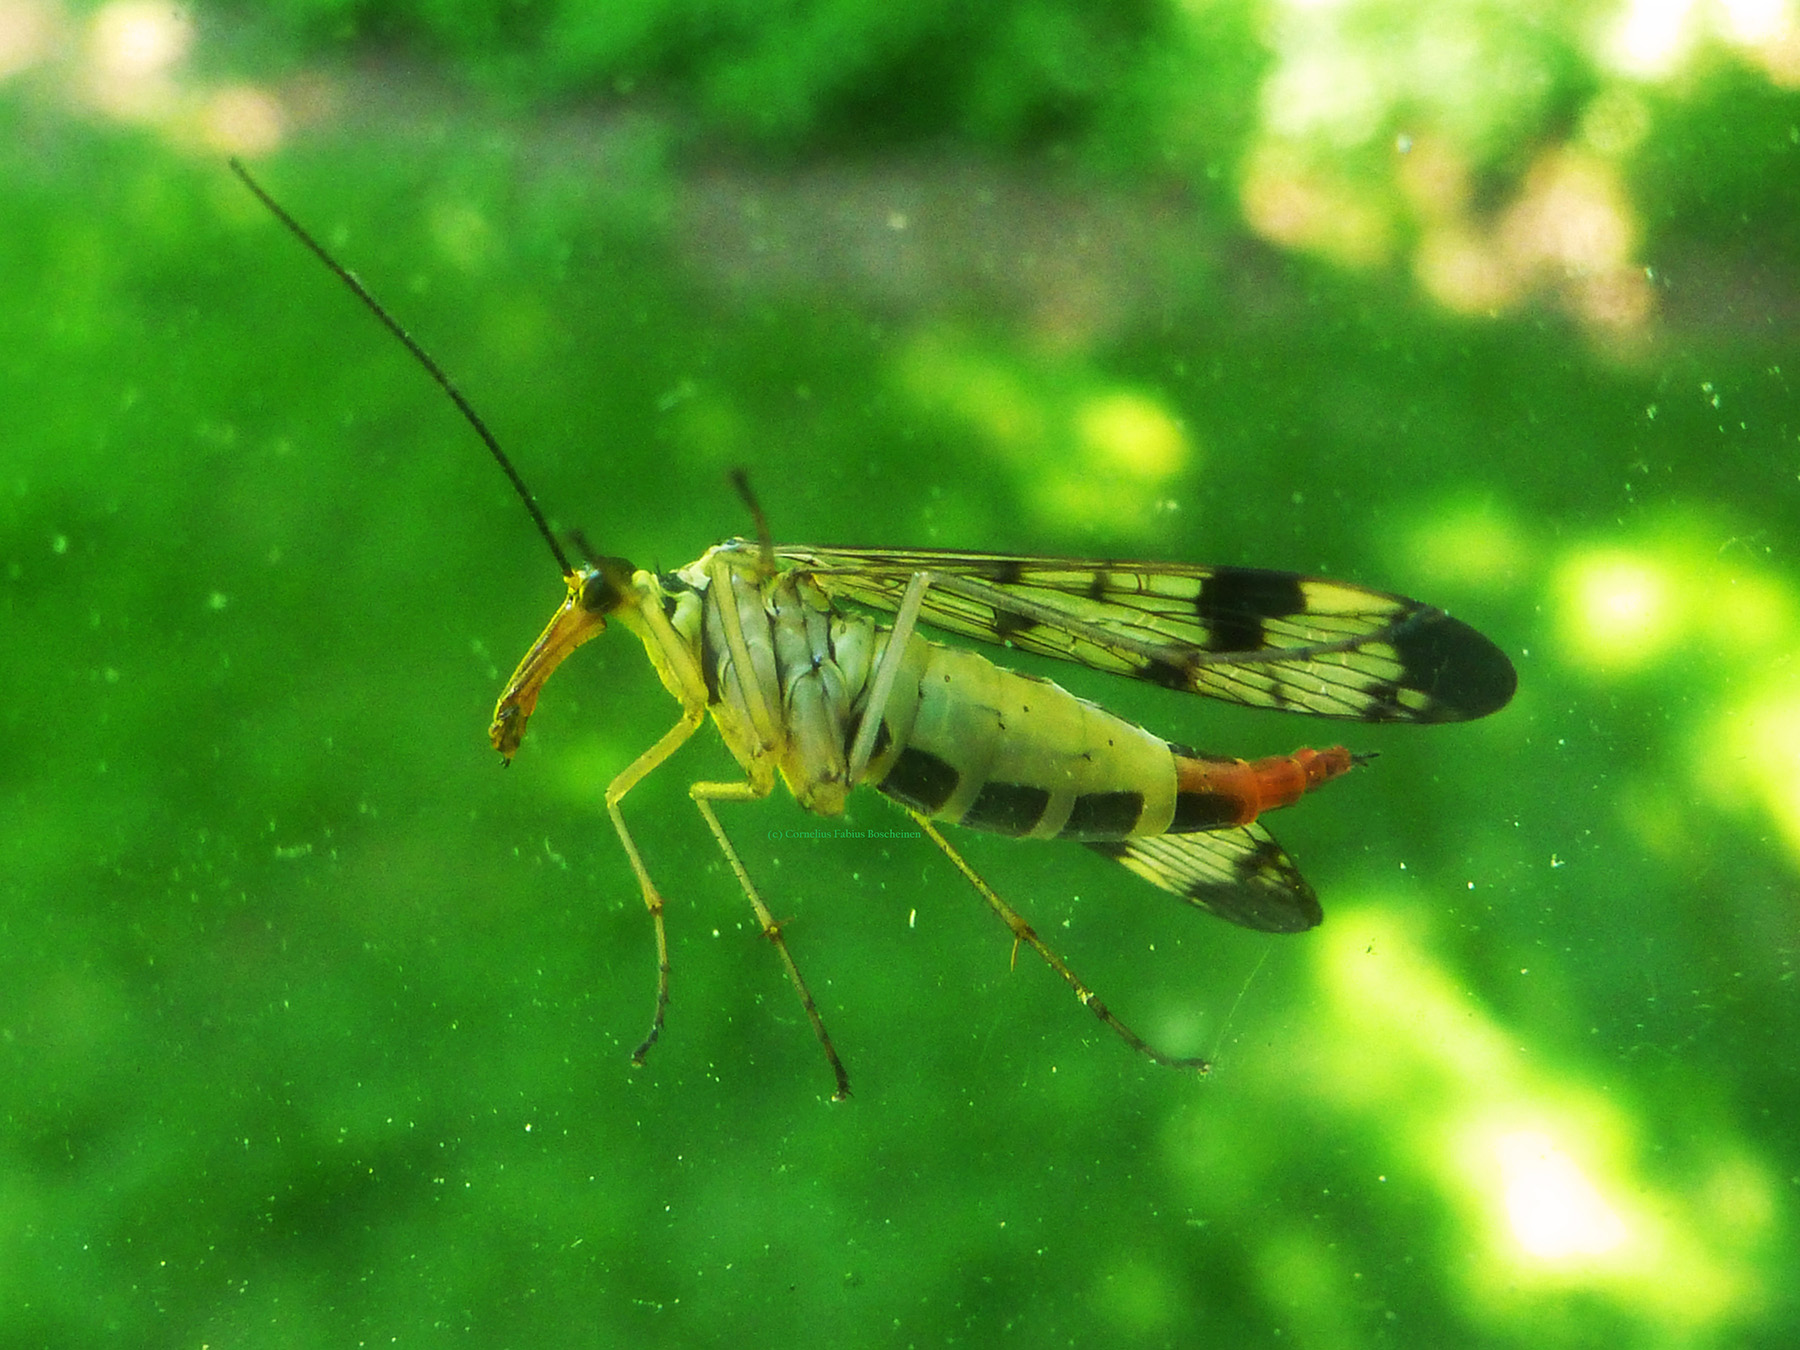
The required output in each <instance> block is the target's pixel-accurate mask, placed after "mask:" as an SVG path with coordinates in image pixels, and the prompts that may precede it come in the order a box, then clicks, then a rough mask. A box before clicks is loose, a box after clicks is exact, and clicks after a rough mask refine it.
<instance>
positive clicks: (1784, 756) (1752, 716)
mask: <svg viewBox="0 0 1800 1350" xmlns="http://www.w3.org/2000/svg"><path fill="white" fill-rule="evenodd" d="M1796 665H1800V652H1795V653H1793V654H1792V655H1790V656H1789V658H1788V659H1787V660H1786V661H1778V662H1777V669H1778V670H1782V671H1783V672H1784V674H1783V676H1782V677H1781V678H1779V679H1777V680H1774V681H1771V682H1770V684H1769V685H1768V686H1767V687H1765V688H1764V689H1762V690H1760V691H1758V692H1756V693H1753V694H1751V695H1750V697H1748V698H1747V699H1745V700H1744V701H1743V702H1741V703H1739V704H1737V705H1735V706H1732V707H1729V708H1727V709H1726V710H1725V712H1724V715H1723V716H1722V717H1721V718H1720V720H1719V724H1718V725H1716V726H1713V727H1710V728H1708V729H1707V731H1706V732H1705V733H1704V734H1702V735H1701V736H1699V737H1697V738H1696V740H1695V746H1694V753H1693V756H1692V766H1693V767H1692V772H1693V775H1694V777H1695V779H1696V780H1697V782H1698V784H1699V786H1700V788H1701V790H1702V791H1704V792H1705V793H1706V795H1707V797H1708V798H1709V799H1710V800H1713V801H1715V802H1717V803H1718V804H1719V805H1720V806H1723V807H1725V808H1726V809H1728V810H1729V809H1731V808H1733V807H1738V808H1741V807H1743V806H1746V805H1750V806H1755V807H1758V808H1760V809H1761V810H1762V811H1764V812H1765V813H1766V814H1767V815H1768V817H1769V818H1770V819H1771V820H1773V821H1774V823H1775V826H1776V828H1777V829H1779V830H1780V831H1781V835H1782V839H1783V841H1784V842H1785V843H1786V845H1787V848H1788V851H1789V853H1790V854H1791V855H1792V856H1793V857H1794V858H1796V859H1797V860H1800V678H1797V677H1796V675H1795V674H1794V670H1795V667H1796Z"/></svg>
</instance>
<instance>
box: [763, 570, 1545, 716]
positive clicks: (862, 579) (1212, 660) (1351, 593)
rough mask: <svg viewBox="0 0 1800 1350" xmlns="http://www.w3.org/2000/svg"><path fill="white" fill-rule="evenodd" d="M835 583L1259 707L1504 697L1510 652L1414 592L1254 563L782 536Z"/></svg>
mask: <svg viewBox="0 0 1800 1350" xmlns="http://www.w3.org/2000/svg"><path fill="white" fill-rule="evenodd" d="M776 554H777V556H778V557H779V558H780V559H781V560H782V561H783V562H784V563H785V564H786V565H788V566H792V567H800V568H804V569H805V570H807V571H809V572H810V573H812V574H813V575H814V576H815V577H817V579H818V580H819V583H820V584H821V585H822V586H824V587H825V589H826V590H828V591H829V592H831V593H832V594H833V595H836V596H840V597H843V598H844V599H847V600H851V601H854V602H856V603H859V604H863V605H868V606H871V607H873V608H876V609H882V610H887V611H889V612H892V611H894V610H895V609H897V608H898V607H899V604H900V598H901V595H902V594H903V593H904V592H905V590H906V586H907V583H908V582H909V581H910V580H911V578H912V577H913V576H914V575H916V574H917V573H920V572H925V573H929V574H930V575H931V577H932V584H931V585H930V587H929V588H928V589H927V590H926V592H925V596H924V602H923V605H922V606H921V609H920V618H921V619H922V620H923V621H924V622H926V623H930V624H932V625H933V626H935V627H938V628H941V629H945V630H947V631H949V632H952V633H958V634H961V635H963V636H965V637H971V638H975V639H978V640H980V641H983V642H992V643H998V644H1001V645H1006V646H1012V647H1016V648H1018V649H1020V650H1021V651H1028V652H1036V653H1039V654H1041V655H1044V656H1051V657H1056V658H1058V659H1059V660H1064V661H1074V662H1077V663H1078V664H1080V665H1084V666H1089V667H1091V668H1092V669H1094V670H1102V671H1106V672H1108V673H1110V674H1114V675H1125V676H1129V677H1131V678H1133V679H1140V680H1147V681H1149V682H1151V683H1153V684H1158V685H1162V686H1164V687H1166V688H1171V689H1182V690H1187V691H1190V692H1193V693H1196V694H1203V695H1206V696H1207V697H1210V698H1217V699H1222V700H1224V701H1225V702H1228V703H1237V704H1241V705H1243V706H1245V707H1251V708H1275V709H1281V710H1284V711H1288V712H1303V713H1312V714H1315V715H1317V716H1321V717H1340V718H1350V719H1354V720H1357V721H1363V722H1460V721H1465V720H1467V719H1469V718H1473V717H1483V716H1486V715H1487V714H1488V713H1491V712H1494V711H1495V710H1496V709H1498V708H1501V707H1503V706H1504V705H1505V704H1506V702H1507V701H1508V700H1509V699H1510V698H1511V697H1512V694H1513V689H1514V686H1515V684H1516V681H1517V677H1516V675H1515V674H1514V671H1513V667H1512V663H1511V662H1510V661H1509V660H1507V658H1506V655H1505V653H1503V652H1502V651H1501V650H1500V649H1499V648H1498V647H1496V646H1495V645H1494V644H1493V643H1492V642H1490V641H1489V640H1488V639H1487V638H1485V637H1483V636H1482V635H1481V634H1480V633H1478V632H1476V631H1475V630H1474V629H1473V628H1471V627H1469V626H1468V625H1467V624H1465V623H1462V622H1460V621H1458V620H1456V619H1453V618H1451V617H1450V616H1449V615H1447V614H1445V613H1444V612H1443V611H1442V610H1439V609H1434V608H1432V607H1431V606H1429V605H1424V604H1421V603H1419V602H1418V601H1416V600H1409V599H1407V598H1406V597H1404V596H1398V595H1389V594H1387V593H1385V592H1382V591H1374V590H1370V589H1368V588H1367V587H1363V586H1355V585H1351V584H1349V583H1347V582H1342V581H1331V580H1327V579H1324V578H1320V577H1305V576H1300V575H1297V574H1295V573H1292V572H1272V571H1264V570H1262V569H1258V568H1248V567H1197V566H1190V565H1187V564H1180V563H1146V562H1115V561H1102V560H1083V559H1069V558H1038V557H1031V556H1027V555H1019V554H997V553H960V552H953V551H949V550H938V549H912V550H881V549H861V548H812V547H794V548H780V549H777V550H776Z"/></svg>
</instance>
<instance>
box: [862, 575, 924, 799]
mask: <svg viewBox="0 0 1800 1350" xmlns="http://www.w3.org/2000/svg"><path fill="white" fill-rule="evenodd" d="M930 584H931V575H930V573H928V572H915V573H913V579H912V580H911V581H909V582H908V583H907V584H906V594H905V595H903V596H902V597H901V598H900V608H899V609H897V610H895V611H894V626H893V628H892V629H890V630H889V632H888V640H887V647H886V649H885V650H884V651H883V652H882V653H881V664H880V665H879V666H877V667H876V668H875V678H874V679H873V680H872V681H870V683H869V701H868V703H867V704H866V705H865V706H864V708H863V715H862V725H861V726H859V727H858V728H857V729H856V743H855V744H854V745H852V746H851V747H850V764H849V768H848V772H847V773H846V774H845V778H844V781H845V783H847V784H848V785H849V786H850V787H855V786H856V785H857V784H858V783H860V782H862V776H863V770H865V769H867V768H868V767H869V757H870V756H871V755H873V754H874V753H875V737H876V735H877V734H878V733H879V732H880V731H881V716H882V714H883V713H884V712H886V711H887V701H888V695H889V694H891V693H893V691H894V680H895V679H896V678H897V677H898V676H899V674H900V663H901V662H902V661H903V660H904V659H905V658H906V643H907V640H908V639H909V638H911V637H912V631H913V625H914V624H915V623H917V622H918V618H919V606H920V605H921V604H923V603H924V600H925V588H926V587H927V586H929V585H930Z"/></svg>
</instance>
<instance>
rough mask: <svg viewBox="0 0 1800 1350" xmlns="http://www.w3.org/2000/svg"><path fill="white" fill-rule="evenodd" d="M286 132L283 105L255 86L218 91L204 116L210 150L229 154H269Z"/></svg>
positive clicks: (203, 131)
mask: <svg viewBox="0 0 1800 1350" xmlns="http://www.w3.org/2000/svg"><path fill="white" fill-rule="evenodd" d="M285 130H286V125H285V118H284V117H283V116H282V112H281V105H280V104H279V103H277V102H276V101H275V99H274V98H273V97H272V96H271V95H270V94H268V93H266V92H265V91H263V90H261V89H257V88H255V87H253V86H251V85H243V84H234V85H227V86H226V87H225V88H223V89H218V90H215V91H214V92H213V93H212V94H211V95H210V96H209V97H208V98H207V100H206V104H205V106H204V107H203V109H202V110H201V114H200V134H201V138H202V140H203V141H204V142H205V144H206V147H207V148H208V149H209V150H213V151H215V152H217V153H219V154H226V155H266V154H268V153H269V152H270V151H272V150H274V149H275V148H276V147H277V146H279V145H280V144H281V142H282V139H283V135H284V133H285Z"/></svg>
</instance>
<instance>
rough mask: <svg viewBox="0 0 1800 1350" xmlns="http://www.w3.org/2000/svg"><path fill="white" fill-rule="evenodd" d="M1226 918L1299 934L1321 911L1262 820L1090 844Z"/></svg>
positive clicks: (1266, 929) (1248, 925)
mask: <svg viewBox="0 0 1800 1350" xmlns="http://www.w3.org/2000/svg"><path fill="white" fill-rule="evenodd" d="M1088 847H1089V848H1091V849H1093V850H1094V851H1095V852H1096V853H1101V854H1104V855H1105V856H1106V857H1108V858H1112V859H1114V860H1115V861H1117V862H1120V863H1122V864H1124V865H1125V866H1126V867H1128V868H1129V869H1131V870H1132V871H1133V872H1136V873H1137V874H1138V875H1139V876H1140V877H1142V878H1143V879H1144V880H1145V881H1148V882H1149V883H1150V884H1151V885H1153V886H1160V887H1161V888H1162V889H1163V890H1165V891H1168V892H1170V893H1171V894H1173V895H1179V896H1180V897H1181V898H1182V899H1183V900H1186V901H1187V902H1188V903H1189V904H1193V905H1198V906H1200V908H1201V909H1205V910H1210V911H1211V912H1212V913H1214V914H1216V915H1218V916H1219V917H1220V918H1221V919H1229V920H1230V921H1231V922H1232V923H1235V924H1241V925H1242V926H1243V927H1245V928H1256V929H1260V930H1261V931H1263V932H1265V933H1299V932H1303V931H1304V930H1306V929H1308V928H1312V927H1315V926H1316V925H1317V924H1318V922H1319V920H1320V919H1321V918H1323V917H1324V915H1323V913H1322V912H1321V911H1320V909H1319V898H1318V896H1316V895H1314V894H1313V889H1312V887H1311V886H1308V885H1307V884H1306V879H1305V878H1304V877H1302V876H1301V875H1300V869H1299V868H1297V867H1295V866H1294V860H1293V859H1292V858H1290V857H1288V855H1287V850H1286V849H1284V848H1282V846H1281V845H1280V844H1278V843H1276V842H1275V839H1274V837H1273V836H1272V835H1270V834H1269V832H1268V831H1267V830H1265V829H1263V828H1262V826H1260V825H1240V826H1238V827H1236V828H1235V829H1229V830H1208V831H1206V832H1205V833H1202V834H1162V835H1152V836H1150V837H1148V838H1143V839H1120V840H1108V841H1106V842H1103V843H1092V844H1089V845H1088Z"/></svg>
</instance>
